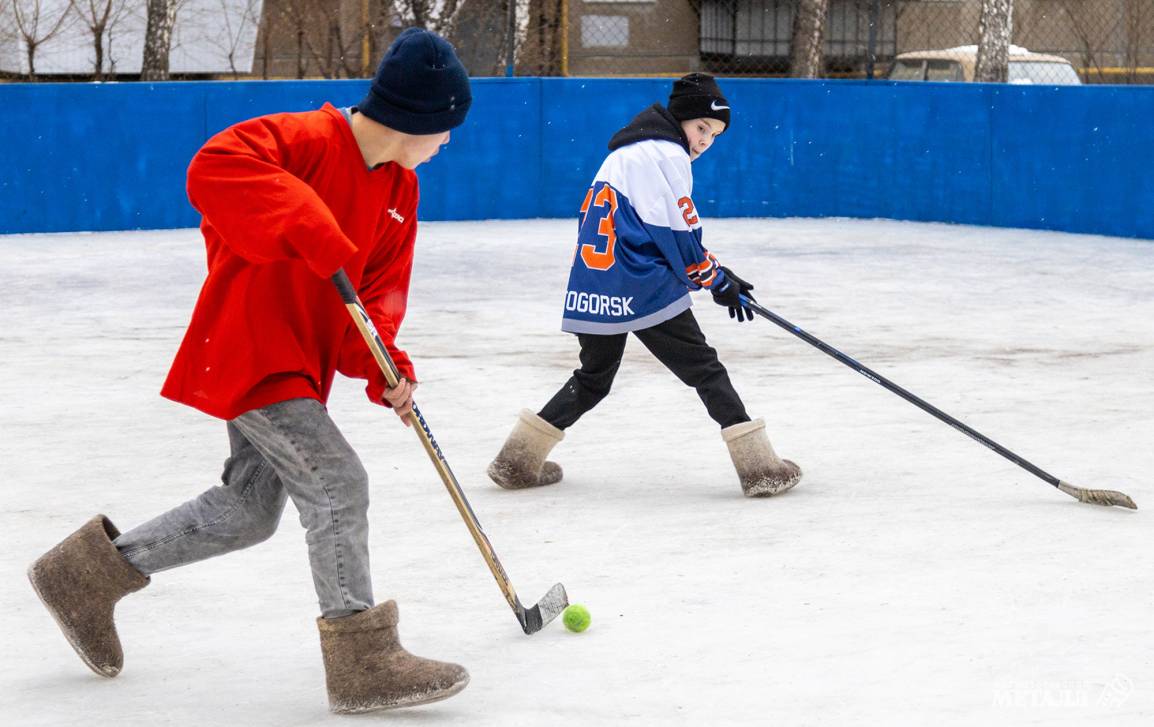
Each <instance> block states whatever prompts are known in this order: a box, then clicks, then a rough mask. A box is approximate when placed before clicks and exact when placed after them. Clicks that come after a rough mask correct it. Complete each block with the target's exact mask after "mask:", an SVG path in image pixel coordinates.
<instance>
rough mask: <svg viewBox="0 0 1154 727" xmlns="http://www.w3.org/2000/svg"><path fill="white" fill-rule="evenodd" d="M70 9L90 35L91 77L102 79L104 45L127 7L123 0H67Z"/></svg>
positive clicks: (97, 79) (125, 12)
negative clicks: (92, 56) (91, 52)
mask: <svg viewBox="0 0 1154 727" xmlns="http://www.w3.org/2000/svg"><path fill="white" fill-rule="evenodd" d="M69 4H70V5H71V6H72V11H73V12H74V13H75V14H76V16H77V18H78V19H79V21H80V22H82V23H83V24H84V27H86V28H88V32H89V33H91V35H92V51H93V54H94V60H93V63H92V78H93V80H96V81H103V80H104V47H105V44H106V42H107V41H108V38H109V36H110V35H111V33H112V30H113V29H114V28H115V27H116V24H117V23H119V22H120V21H121V20H122V19H123V18H124V16H125V15H126V14H127V11H128V8H127V5H126V4H125V0H69Z"/></svg>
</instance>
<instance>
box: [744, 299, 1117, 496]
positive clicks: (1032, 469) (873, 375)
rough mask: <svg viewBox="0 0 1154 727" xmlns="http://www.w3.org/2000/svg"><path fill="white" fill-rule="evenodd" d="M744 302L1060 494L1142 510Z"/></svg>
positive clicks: (783, 320)
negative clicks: (1041, 462)
mask: <svg viewBox="0 0 1154 727" xmlns="http://www.w3.org/2000/svg"><path fill="white" fill-rule="evenodd" d="M741 300H742V302H743V303H744V305H745V307H747V308H749V309H751V310H752V311H753V312H754V313H757V314H758V315H759V316H761V317H763V318H767V319H769V320H770V321H772V322H773V323H775V324H777V325H778V326H780V327H781V328H784V329H785V330H787V331H789V332H790V333H792V334H793V335H795V336H797V337H798V338H800V339H801V340H803V341H805V342H806V343H808V344H809V345H811V346H813V347H814V348H816V349H818V350H819V351H821V352H822V353H824V354H827V355H829V356H832V357H833V358H836V359H837V360H838V361H841V362H842V363H843V364H845V365H846V366H849V367H850V368H851V369H853V370H854V371H857V372H858V373H859V374H861V375H862V376H864V377H866V378H867V379H869V380H870V381H872V382H874V383H875V384H878V385H879V386H882V387H884V388H886V389H889V390H890V391H892V392H893V393H895V394H897V395H898V396H900V397H902V398H903V399H905V400H906V401H908V402H910V403H911V404H913V405H914V406H916V407H918V408H919V409H921V410H922V411H924V412H926V413H928V414H931V415H933V416H935V417H937V418H938V419H940V420H941V421H943V422H945V423H946V424H949V425H950V426H951V427H953V428H954V429H956V430H958V431H959V432H961V433H962V434H965V435H966V436H967V437H969V438H970V439H973V440H974V441H976V442H978V443H979V444H982V445H984V446H986V447H988V448H989V449H992V450H994V451H995V452H997V453H998V454H1000V455H1002V456H1003V457H1005V458H1006V459H1008V460H1010V461H1011V462H1013V463H1014V464H1016V465H1018V466H1019V467H1021V468H1022V469H1024V470H1026V471H1027V472H1029V473H1030V474H1032V475H1036V476H1037V477H1040V478H1041V479H1043V480H1045V481H1046V482H1048V483H1050V484H1051V485H1053V486H1054V487H1057V488H1058V489H1059V490H1061V491H1062V492H1065V493H1066V494H1067V495H1069V496H1070V497H1073V498H1074V499H1076V500H1078V501H1079V502H1087V503H1090V504H1091V505H1117V506H1119V507H1128V508H1130V509H1131V510H1137V509H1138V506H1137V505H1136V504H1134V501H1133V500H1131V499H1130V496H1129V495H1127V494H1125V493H1122V492H1118V491H1116V490H1088V489H1086V488H1084V487H1077V486H1075V485H1071V484H1070V483H1069V482H1066V481H1065V480H1060V479H1058V478H1057V477H1055V476H1054V475H1052V474H1050V473H1049V472H1046V471H1045V470H1043V469H1042V468H1041V467H1038V466H1036V465H1034V464H1031V463H1030V462H1027V461H1026V460H1024V459H1022V458H1021V457H1019V456H1018V455H1016V454H1014V453H1013V452H1011V451H1010V450H1008V449H1006V448H1005V447H1003V446H1002V445H1000V444H998V443H997V442H995V441H994V440H992V439H990V438H989V437H986V436H985V435H984V434H982V433H981V432H978V431H977V430H975V429H971V428H970V427H968V426H966V425H965V424H962V423H961V422H960V421H958V420H957V419H954V418H953V417H952V416H950V415H949V414H947V413H945V412H944V411H942V410H941V409H938V408H937V407H936V406H934V405H933V404H930V403H929V402H927V401H924V400H922V399H920V398H918V397H917V396H915V395H913V394H911V393H910V392H908V391H906V390H905V389H903V388H902V387H900V386H898V385H897V384H895V383H894V382H892V381H890V380H889V379H887V378H886V377H884V376H882V375H881V374H879V373H877V372H876V371H873V370H871V369H869V368H867V367H865V366H862V365H861V364H860V363H858V362H857V361H855V360H853V359H852V358H850V357H849V356H846V355H845V354H844V353H842V352H841V351H839V350H837V349H836V348H834V347H833V346H830V345H829V344H827V343H825V342H824V341H822V340H821V339H819V338H817V337H816V336H813V335H811V334H809V333H806V332H805V331H803V330H802V329H800V328H798V327H797V326H795V325H793V324H792V323H790V322H789V321H787V320H785V319H784V318H782V317H781V316H779V315H777V314H776V313H774V312H773V311H771V310H768V309H766V308H763V307H762V306H760V305H758V304H757V303H756V302H755V301H753V300H752V299H750V298H748V297H746V296H744V295H743V296H741Z"/></svg>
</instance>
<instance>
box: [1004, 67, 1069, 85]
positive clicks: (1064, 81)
mask: <svg viewBox="0 0 1154 727" xmlns="http://www.w3.org/2000/svg"><path fill="white" fill-rule="evenodd" d="M1007 80H1008V81H1009V82H1010V83H1041V84H1044V85H1047V86H1076V85H1078V84H1080V83H1082V79H1080V78H1078V73H1077V71H1075V70H1074V68H1073V67H1072V66H1071V65H1070V64H1069V63H1050V62H1047V61H1010V69H1009V78H1007Z"/></svg>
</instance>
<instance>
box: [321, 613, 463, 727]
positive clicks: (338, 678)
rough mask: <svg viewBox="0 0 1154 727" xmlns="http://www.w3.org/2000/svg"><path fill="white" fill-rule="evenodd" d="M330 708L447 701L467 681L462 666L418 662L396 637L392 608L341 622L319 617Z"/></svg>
mask: <svg viewBox="0 0 1154 727" xmlns="http://www.w3.org/2000/svg"><path fill="white" fill-rule="evenodd" d="M317 627H318V628H319V629H320V633H321V652H322V654H323V655H324V660H325V678H326V681H327V683H328V689H329V709H331V710H332V711H333V712H336V713H338V714H355V713H358V712H371V711H373V710H378V709H396V708H398V707H411V706H414V705H417V704H427V703H429V702H436V701H440V700H442V699H448V698H449V697H451V696H453V695H454V694H456V693H457V692H459V691H461V690H462V689H464V688H465V685H466V684H468V683H469V672H467V671H465V668H464V667H461V666H457V665H456V664H449V663H446V662H443V661H433V660H432V659H422V658H421V657H419V656H413V655H412V654H410V653H409V652H407V651H405V649H404V647H402V646H401V642H400V641H399V640H398V638H397V604H396V603H395V602H394V601H388V602H386V603H382V604H380V605H378V606H374V607H372V608H370V609H369V610H367V611H361V612H360V613H358V614H354V615H352V616H345V617H343V618H332V619H327V618H318V619H317Z"/></svg>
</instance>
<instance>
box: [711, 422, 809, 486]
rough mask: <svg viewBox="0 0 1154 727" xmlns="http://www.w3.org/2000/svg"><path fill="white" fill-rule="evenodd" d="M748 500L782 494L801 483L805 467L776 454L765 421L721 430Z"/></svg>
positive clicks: (744, 423) (735, 425)
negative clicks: (749, 498) (802, 471)
mask: <svg viewBox="0 0 1154 727" xmlns="http://www.w3.org/2000/svg"><path fill="white" fill-rule="evenodd" d="M721 437H722V438H723V439H724V440H725V445H726V446H727V447H729V456H730V458H731V459H732V460H733V466H734V467H735V468H736V469H737V476H738V477H739V478H740V479H741V491H742V492H744V493H745V494H746V496H747V497H769V496H771V495H779V494H781V493H783V492H785V491H786V490H788V489H790V488H791V487H793V486H794V485H796V484H797V483H798V481H800V480H801V468H800V467H798V466H797V465H796V464H794V463H793V462H790V461H789V460H788V459H782V458H781V457H778V456H777V453H776V452H774V451H773V446H772V445H771V444H770V443H769V437H767V436H766V434H765V420H764V419H755V420H754V421H751V422H742V423H741V424H734V425H733V426H731V427H726V428H725V429H722V430H721Z"/></svg>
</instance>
